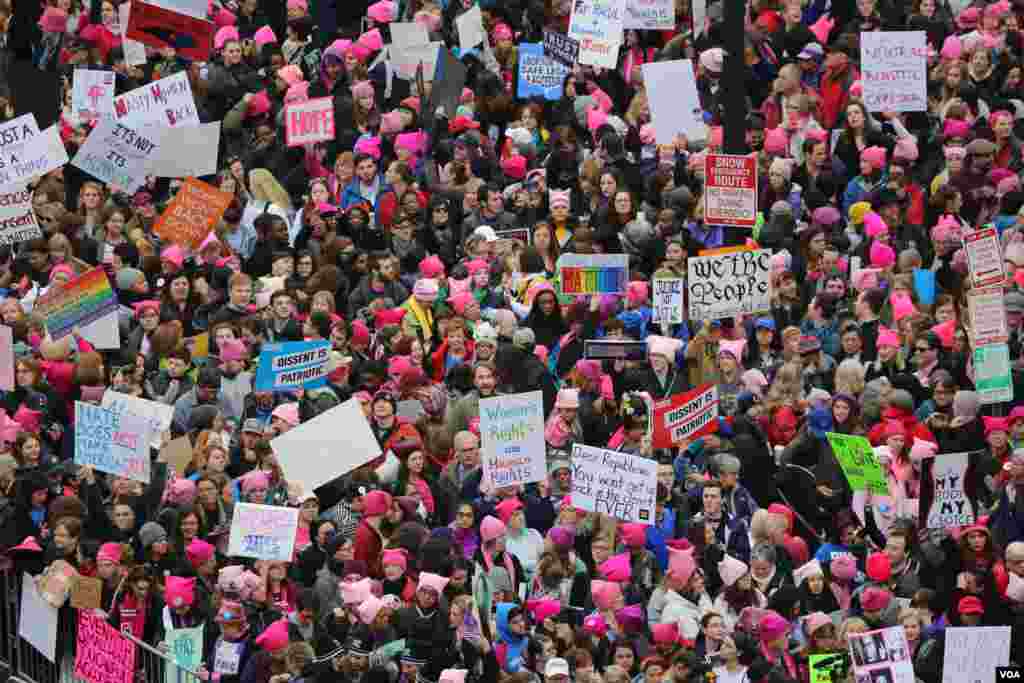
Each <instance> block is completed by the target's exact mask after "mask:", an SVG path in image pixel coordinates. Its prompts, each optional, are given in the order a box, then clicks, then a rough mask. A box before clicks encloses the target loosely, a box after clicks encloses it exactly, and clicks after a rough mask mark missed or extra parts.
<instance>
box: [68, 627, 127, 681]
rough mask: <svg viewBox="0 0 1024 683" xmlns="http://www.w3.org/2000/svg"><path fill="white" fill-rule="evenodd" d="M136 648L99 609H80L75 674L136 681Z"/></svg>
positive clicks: (95, 677)
mask: <svg viewBox="0 0 1024 683" xmlns="http://www.w3.org/2000/svg"><path fill="white" fill-rule="evenodd" d="M135 648H136V646H135V643H133V642H132V641H130V640H128V639H127V638H125V637H123V636H122V635H121V634H120V633H118V632H117V630H115V629H114V627H113V626H111V625H110V624H108V623H107V621H106V620H105V619H104V618H103V617H101V616H97V615H96V612H94V611H92V610H79V612H78V642H77V647H76V648H75V676H77V677H78V678H81V679H82V680H84V681H86V683H132V681H133V680H134V679H135Z"/></svg>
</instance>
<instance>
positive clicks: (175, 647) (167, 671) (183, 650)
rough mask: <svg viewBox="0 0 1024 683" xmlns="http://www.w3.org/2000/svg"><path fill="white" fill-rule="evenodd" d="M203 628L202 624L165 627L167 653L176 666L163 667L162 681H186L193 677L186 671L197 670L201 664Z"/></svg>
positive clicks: (185, 682)
mask: <svg viewBox="0 0 1024 683" xmlns="http://www.w3.org/2000/svg"><path fill="white" fill-rule="evenodd" d="M203 629H204V625H203V624H200V625H199V626H196V627H194V628H171V629H167V633H166V635H165V636H164V642H165V643H167V655H168V656H169V657H170V658H171V659H172V660H174V663H175V664H177V666H167V667H164V683H188V680H190V679H192V678H193V677H192V676H189V675H188V674H186V672H189V671H192V672H195V671H199V668H200V667H201V666H202V664H203Z"/></svg>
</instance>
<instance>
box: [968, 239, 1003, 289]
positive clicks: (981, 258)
mask: <svg viewBox="0 0 1024 683" xmlns="http://www.w3.org/2000/svg"><path fill="white" fill-rule="evenodd" d="M964 251H965V252H966V255H967V268H968V270H969V271H970V273H971V282H972V283H973V284H974V286H975V287H979V288H980V287H992V286H993V285H1002V284H1003V280H1005V279H1006V271H1005V270H1003V248H1002V246H1001V245H1000V244H999V235H998V233H996V231H995V228H983V229H981V230H975V231H974V232H969V233H967V234H966V235H964Z"/></svg>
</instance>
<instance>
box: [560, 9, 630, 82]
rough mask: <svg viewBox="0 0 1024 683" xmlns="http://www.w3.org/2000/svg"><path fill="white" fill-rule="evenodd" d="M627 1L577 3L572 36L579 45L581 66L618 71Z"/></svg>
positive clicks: (570, 27)
mask: <svg viewBox="0 0 1024 683" xmlns="http://www.w3.org/2000/svg"><path fill="white" fill-rule="evenodd" d="M624 13H625V0H576V2H574V3H573V6H572V16H571V18H570V19H569V32H568V35H569V37H570V38H572V39H573V40H576V41H577V42H579V45H580V51H579V57H578V59H579V63H580V64H591V65H593V66H603V67H605V68H606V69H614V68H615V65H616V64H617V63H618V61H619V45H621V43H622V22H623V15H624Z"/></svg>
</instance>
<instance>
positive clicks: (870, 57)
mask: <svg viewBox="0 0 1024 683" xmlns="http://www.w3.org/2000/svg"><path fill="white" fill-rule="evenodd" d="M927 62H928V45H927V35H926V33H925V32H924V31H863V32H861V34H860V63H861V83H863V85H864V104H865V105H866V106H867V108H868V111H927V109H928V93H927V85H928V80H927V75H926V72H925V69H926V68H927Z"/></svg>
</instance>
